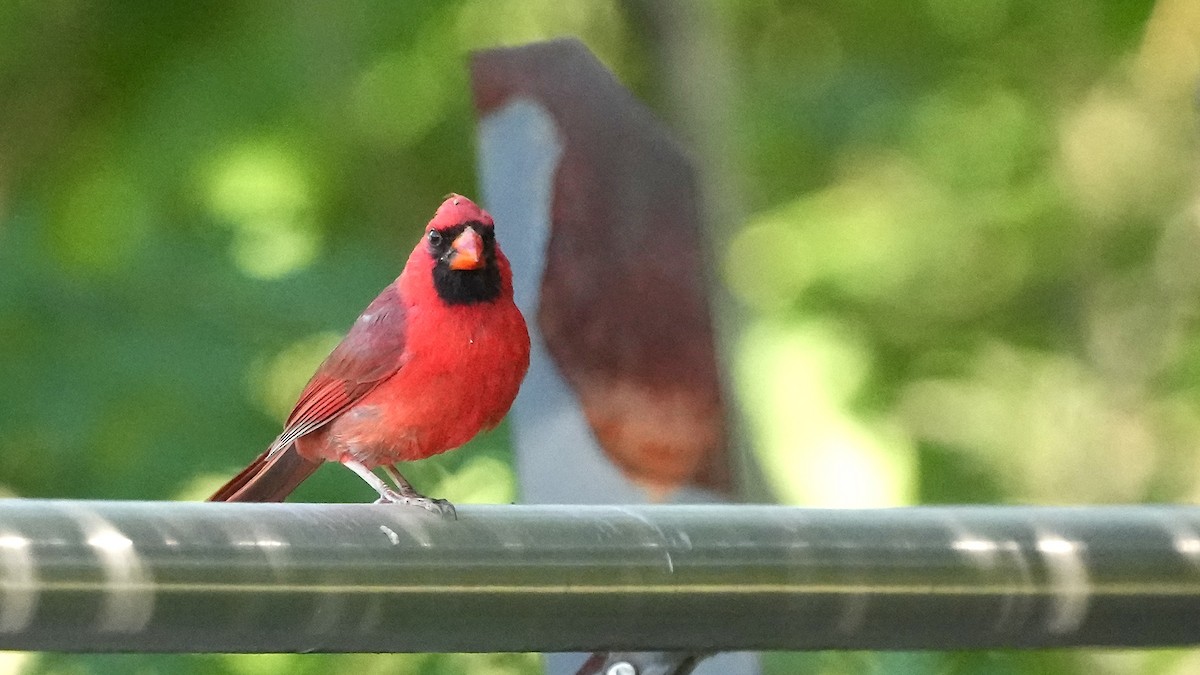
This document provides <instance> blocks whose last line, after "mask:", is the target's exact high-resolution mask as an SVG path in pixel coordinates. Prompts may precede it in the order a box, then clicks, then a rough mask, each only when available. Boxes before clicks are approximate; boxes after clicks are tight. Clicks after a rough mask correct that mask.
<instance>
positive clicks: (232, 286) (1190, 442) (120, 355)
mask: <svg viewBox="0 0 1200 675" xmlns="http://www.w3.org/2000/svg"><path fill="white" fill-rule="evenodd" d="M561 35H574V36H578V37H579V38H581V39H582V40H583V41H585V42H586V43H587V44H588V46H589V47H590V48H591V49H592V50H593V51H594V52H596V54H597V55H598V56H599V57H600V58H601V59H602V60H603V61H604V62H605V63H606V64H607V65H608V66H609V67H610V68H612V69H613V70H614V71H615V72H616V73H617V75H618V76H619V77H620V78H621V80H622V81H623V82H624V83H625V84H626V85H627V86H629V87H630V88H631V89H632V90H633V91H634V92H635V93H636V94H637V95H638V96H639V97H640V98H641V99H642V100H644V101H645V102H646V103H647V104H648V105H650V106H651V107H652V108H653V109H654V110H655V111H656V112H657V113H658V114H659V115H660V116H661V117H662V118H663V119H664V120H666V121H667V122H668V124H669V125H670V126H672V128H674V129H675V130H676V132H677V135H678V137H679V139H680V140H681V141H682V143H683V144H684V145H685V146H686V147H687V148H688V149H689V151H690V152H691V154H692V155H693V156H694V157H695V158H696V161H697V163H698V166H699V168H700V170H701V172H702V175H703V176H704V183H705V184H706V186H707V188H708V195H709V200H710V203H709V213H710V214H711V216H712V217H711V222H710V223H709V225H710V226H711V236H710V240H711V242H712V260H713V264H714V270H713V275H714V278H715V279H716V280H718V282H719V283H720V284H721V285H722V288H723V289H725V291H726V293H725V297H723V298H722V299H721V302H720V303H719V305H718V306H719V307H720V308H721V319H720V323H721V324H722V325H723V326H737V327H738V328H737V330H736V331H734V330H728V331H726V333H725V335H726V339H725V345H726V359H727V360H726V364H725V365H726V367H727V370H728V373H729V375H730V381H731V387H732V389H733V391H734V392H735V393H736V396H737V402H738V404H739V405H740V407H741V408H742V409H743V411H744V414H745V420H744V421H745V425H744V429H745V433H746V436H747V437H748V439H749V441H750V443H749V445H751V446H752V447H753V451H754V453H755V460H756V461H757V462H758V463H759V464H760V465H761V466H762V467H763V474H764V476H765V477H766V478H765V480H766V485H765V489H766V490H767V491H768V492H769V494H770V495H771V498H772V499H774V500H776V501H779V502H782V503H788V504H806V505H823V506H879V505H902V504H917V503H947V502H950V503H970V502H987V503H1088V504H1095V503H1109V502H1143V501H1194V500H1196V499H1197V498H1198V497H1200V201H1198V200H1200V182H1197V171H1196V168H1197V167H1196V158H1197V147H1196V119H1197V106H1196V102H1197V96H1196V92H1197V87H1198V85H1200V3H1196V2H1195V1H1194V0H1159V1H1158V2H1153V1H1150V0H1124V1H1120V2H1116V1H1111V2H1101V1H1099V0H1077V1H1075V2H1069V3H1067V2H1057V3H1056V2H1050V3H1047V2H1041V1H1040V0H975V1H973V2H962V1H960V0H919V1H918V2H896V1H893V0H886V1H882V2H881V1H879V0H871V1H869V2H868V1H866V0H850V1H847V0H809V1H807V2H787V1H784V0H744V1H741V2H734V1H732V0H731V1H728V2H708V3H690V2H685V1H683V0H679V1H678V2H663V3H658V2H649V1H638V0H624V1H619V0H534V1H529V0H499V1H495V0H493V1H485V0H444V1H438V2H422V3H392V2H373V3H372V2H353V3H333V2H314V3H291V2H278V1H277V2H269V1H267V2H256V3H241V2H232V1H222V0H204V1H200V2H192V3H183V4H179V5H178V6H172V4H171V3H160V2H149V1H147V0H131V1H128V2H122V3H103V2H95V1H89V0H53V1H49V2H28V1H24V0H0V491H2V492H3V493H4V494H6V495H12V496H22V497H72V498H105V499H199V498H203V497H204V496H206V495H207V494H208V493H209V492H211V491H212V490H213V489H214V488H215V487H216V486H217V485H219V484H220V483H221V482H222V481H223V480H225V479H226V478H228V477H229V476H230V475H232V474H233V473H234V472H235V471H236V470H238V469H240V468H241V467H242V466H243V465H245V464H246V463H247V462H248V461H249V460H250V459H251V458H252V457H253V456H254V455H255V454H257V453H258V452H260V451H261V450H262V449H263V448H264V447H265V446H266V445H267V444H268V443H269V442H270V441H271V439H272V438H273V437H274V436H275V434H276V433H277V432H278V430H279V426H280V423H281V420H282V418H283V417H284V416H285V415H286V413H287V411H288V409H289V408H290V405H291V404H292V402H293V401H294V400H295V397H296V395H297V393H298V392H299V390H300V388H301V387H302V386H303V384H304V382H305V381H306V380H307V378H308V376H309V375H310V374H311V372H312V370H313V368H314V367H315V366H316V364H317V363H318V362H319V361H320V360H321V359H322V358H323V357H324V355H325V354H326V353H327V352H328V350H329V349H330V348H331V347H332V345H333V344H335V343H336V341H337V340H338V338H339V337H340V335H341V333H342V332H343V331H344V330H345V329H346V327H347V326H348V325H349V324H350V322H351V321H352V320H353V319H354V317H355V316H356V315H357V314H358V312H359V311H360V310H361V308H362V307H364V306H365V305H366V303H367V302H368V301H369V300H370V299H371V298H373V297H374V296H375V294H376V293H377V292H378V290H379V289H380V288H382V287H383V286H385V285H386V284H387V283H389V282H390V280H391V279H392V278H393V277H394V276H395V275H396V274H397V273H398V272H399V270H400V268H401V265H402V262H403V260H404V257H405V256H406V255H407V252H408V251H409V250H410V249H411V247H412V245H413V242H414V241H415V239H416V237H417V236H418V233H419V230H420V228H421V227H422V226H423V225H424V223H425V222H426V221H427V219H428V218H429V216H430V215H431V214H432V212H433V210H434V208H436V206H437V204H438V203H439V201H440V198H441V197H442V196H443V195H445V194H446V193H447V192H450V191H459V192H463V193H464V194H468V195H475V194H477V190H476V184H475V177H474V169H473V166H474V161H475V140H474V113H473V109H472V105H471V100H470V93H469V88H468V81H467V71H466V55H467V54H468V52H469V51H470V50H472V49H477V48H482V47H489V46H496V45H504V44H519V43H523V42H527V41H531V40H538V39H545V38H549V37H553V36H561ZM500 236H501V240H503V236H504V235H503V231H501V234H500ZM510 467H511V457H510V454H509V449H508V445H507V435H506V432H505V429H504V428H503V427H502V428H501V429H499V430H497V431H495V432H493V433H491V434H488V435H485V436H483V437H481V438H478V439H476V441H474V442H473V443H472V448H471V449H470V450H468V451H467V452H458V453H449V454H447V455H443V456H441V457H438V458H435V459H432V460H428V461H426V462H422V463H419V464H417V465H415V466H413V467H411V468H410V469H409V470H408V471H406V473H409V477H410V478H411V479H412V480H413V482H414V483H416V484H417V485H418V486H421V488H422V489H423V490H424V491H426V492H428V493H432V494H435V495H438V496H442V497H447V498H449V499H451V500H452V501H457V502H505V501H510V500H512V499H516V498H517V495H516V486H515V479H514V478H513V473H512V470H511V468H510ZM410 472H411V473H410ZM370 497H371V495H369V494H367V489H366V488H365V487H364V486H363V485H361V483H360V481H358V479H356V478H355V477H353V476H352V475H351V474H350V472H347V471H339V470H334V469H326V470H322V471H320V472H318V474H317V475H316V476H315V477H314V478H313V479H312V480H311V481H309V482H307V483H305V484H304V485H303V486H302V487H301V488H300V490H298V494H297V495H296V497H295V498H296V499H298V500H301V501H354V500H363V501H367V500H369V499H370ZM538 662H539V661H538V657H537V656H535V655H511V654H510V655H344V656H329V655H264V656H251V655H201V656H142V655H109V656H64V655H50V654H14V653H8V654H0V673H106V672H113V673H116V672H120V673H160V672H163V673H166V672H170V673H189V672H194V673H231V674H245V675H268V674H271V673H284V672H286V673H325V672H337V671H342V670H347V669H350V668H354V669H356V671H357V672H360V673H362V674H363V675H367V674H369V673H419V674H423V675H425V674H447V675H449V674H463V675H491V674H496V675H508V674H512V675H519V674H526V673H529V674H532V673H534V672H537V668H538ZM765 665H766V668H767V669H768V671H769V672H772V673H793V672H804V673H828V674H837V673H847V674H849V673H938V674H949V673H989V674H1006V673H1035V672H1036V673H1068V674H1070V673H1081V674H1082V673H1112V674H1124V673H1130V674H1133V673H1137V674H1142V673H1147V674H1148V673H1155V674H1158V673H1162V674H1176V673H1178V674H1181V675H1182V674H1183V673H1192V672H1200V651H1190V650H1179V651H1162V650H1160V651H1154V652H1129V651H1120V652H1118V651H1097V650H1081V651H1070V652H1060V651H1054V652H975V653H932V652H930V653H903V654H894V653H893V654H880V653H819V654H806V655H791V654H773V655H768V656H767V657H766V659H765Z"/></svg>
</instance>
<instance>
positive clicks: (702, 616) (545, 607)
mask: <svg viewBox="0 0 1200 675" xmlns="http://www.w3.org/2000/svg"><path fill="white" fill-rule="evenodd" d="M458 513H459V519H458V520H457V521H454V520H443V519H440V518H437V517H435V516H433V515H431V514H429V513H426V512H424V511H421V510H419V509H415V508H406V507H396V506H390V505H379V506H375V505H333V504H283V505H280V504H201V503H159V502H85V501H41V500H4V501H0V648H2V649H22V650H63V651H112V650H123V651H160V652H174V651H188V652H192V651H236V652H291V651H567V650H573V651H594V650H681V651H696V652H712V651H725V650H752V649H753V650H760V649H814V648H853V649H899V648H903V649H911V648H927V649H949V648H970V647H1046V646H1061V645H1125V646H1152V645H1184V644H1197V643H1200V621H1197V617H1200V508H1196V507H1153V506H1131V507H1090V508H1034V507H952V508H951V507H947V508H932V507H922V508H904V509H882V510H862V511H833V510H814V509H799V508H786V507H769V506H638V507H618V506H557V507H552V506H544V507H542V506H470V505H463V506H460V507H459V510H458Z"/></svg>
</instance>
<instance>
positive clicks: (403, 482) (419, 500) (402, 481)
mask: <svg viewBox="0 0 1200 675" xmlns="http://www.w3.org/2000/svg"><path fill="white" fill-rule="evenodd" d="M383 471H384V473H386V474H387V475H388V476H391V478H392V482H393V483H395V484H396V490H397V491H398V492H399V494H400V497H401V498H402V499H404V500H406V501H405V503H406V504H418V505H420V506H423V507H424V508H427V509H429V510H430V511H437V512H438V513H441V514H442V515H449V516H451V517H453V518H454V519H455V520H458V514H457V513H456V512H455V510H454V505H453V504H451V503H450V502H448V501H446V500H445V499H430V498H429V497H426V496H425V495H423V494H421V493H420V492H417V489H416V488H414V487H413V486H412V483H410V482H408V479H407V478H405V477H404V476H403V475H402V474H401V473H400V469H397V468H396V465H395V464H384V465H383Z"/></svg>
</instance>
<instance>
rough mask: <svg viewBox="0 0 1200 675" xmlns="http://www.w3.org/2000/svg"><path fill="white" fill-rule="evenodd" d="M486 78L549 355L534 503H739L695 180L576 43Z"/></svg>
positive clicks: (528, 285) (490, 129)
mask: <svg viewBox="0 0 1200 675" xmlns="http://www.w3.org/2000/svg"><path fill="white" fill-rule="evenodd" d="M471 65H472V67H471V74H472V86H473V88H474V93H475V103H476V107H477V108H478V110H479V116H480V132H479V137H480V178H481V181H482V188H483V193H484V197H485V199H486V203H487V205H488V208H489V209H490V210H491V211H492V213H493V214H494V216H495V217H496V220H497V222H498V223H502V224H503V227H504V228H505V231H506V232H512V233H513V234H512V235H510V236H509V237H508V238H506V239H505V240H504V246H505V249H506V250H507V251H509V257H510V259H511V260H512V263H513V270H514V284H515V290H516V293H515V295H516V300H517V304H518V305H519V306H520V307H521V309H522V311H523V312H525V315H526V318H527V319H530V324H531V325H530V332H531V335H532V340H533V355H532V359H531V365H530V371H529V376H528V377H527V379H526V382H525V384H524V386H523V387H522V390H521V394H520V396H518V398H517V402H516V404H515V405H514V407H513V429H514V433H515V437H516V449H517V461H518V469H519V472H520V474H521V483H522V489H523V493H524V494H523V496H524V499H525V500H526V501H531V502H535V503H537V502H543V503H544V502H550V503H554V502H566V503H587V502H599V503H638V502H645V501H648V500H649V501H659V500H666V499H670V500H672V501H722V500H726V499H728V498H729V496H730V493H731V477H732V471H731V466H730V461H731V460H730V456H729V453H728V443H727V429H726V410H725V406H724V404H723V401H722V396H721V383H720V379H719V377H718V372H717V353H716V347H715V339H714V334H713V324H712V317H711V315H710V311H709V299H708V290H707V285H706V282H705V269H704V265H705V257H704V255H703V248H702V236H701V231H702V220H701V216H700V212H699V203H700V198H699V194H698V190H697V188H696V179H695V175H694V172H693V170H692V167H691V166H690V165H689V163H688V161H687V160H686V159H685V157H684V156H683V154H682V152H681V151H680V150H679V148H678V147H677V146H676V144H675V143H674V142H673V141H672V140H671V139H670V136H669V133H668V130H667V129H666V128H665V127H664V126H663V125H662V124H661V123H660V122H658V121H657V120H656V119H655V118H654V117H653V115H652V114H651V113H650V112H649V111H648V110H647V109H646V108H645V107H644V106H643V105H642V104H641V103H639V102H638V101H637V100H636V99H635V98H634V97H633V96H632V95H631V94H630V93H629V92H628V91H627V90H626V89H625V88H624V87H622V86H621V84H620V83H619V82H617V80H616V78H614V77H613V75H612V73H610V72H609V71H608V70H607V69H606V68H605V67H604V66H603V65H602V64H601V63H600V62H599V61H597V60H596V58H595V57H594V56H592V54H591V52H590V51H588V49H587V48H586V47H585V46H584V45H583V44H582V43H580V42H578V41H576V40H557V41H553V42H547V43H540V44H532V45H528V46H524V47H518V48H511V49H497V50H490V51H485V52H480V53H477V54H475V55H474V57H473V59H472V62H471ZM534 317H536V320H532V319H534ZM614 467H615V468H616V469H619V471H616V470H614ZM637 656H638V658H639V659H641V660H643V661H646V660H647V659H649V661H646V663H649V662H654V663H659V662H661V663H663V664H665V663H676V664H681V663H683V661H680V660H679V659H680V658H685V659H686V660H687V661H688V662H689V664H690V665H689V666H688V667H687V670H685V671H677V670H661V669H660V670H655V671H650V672H660V671H661V672H664V673H674V672H691V670H692V668H693V666H694V664H695V662H696V658H698V657H690V656H687V655H679V654H666V653H663V654H657V653H644V654H639V655H637ZM617 658H618V657H616V656H614V655H605V654H595V655H593V656H592V657H591V660H589V661H588V663H590V664H592V665H593V666H594V667H597V668H599V667H608V666H616V665H617V661H614V659H617ZM578 659H579V655H569V654H554V655H548V656H547V659H546V667H547V671H548V672H552V673H568V672H576V669H577V667H578V665H577V664H578V663H579V660H578ZM606 664H607V665H606ZM625 665H626V666H629V667H630V668H633V667H634V664H632V663H630V662H625ZM587 667H588V666H585V670H584V671H582V672H588V671H587V670H586V669H587ZM702 671H703V672H705V673H710V674H713V675H715V674H716V673H722V674H733V673H738V674H749V673H754V672H757V671H758V664H757V660H756V658H755V657H754V656H753V655H750V654H745V653H739V654H724V655H719V656H718V657H717V658H716V659H714V661H713V662H711V663H710V664H707V665H706V667H705V668H703V669H702ZM596 672H599V671H596ZM634 672H640V671H639V670H637V669H636V668H635V669H634Z"/></svg>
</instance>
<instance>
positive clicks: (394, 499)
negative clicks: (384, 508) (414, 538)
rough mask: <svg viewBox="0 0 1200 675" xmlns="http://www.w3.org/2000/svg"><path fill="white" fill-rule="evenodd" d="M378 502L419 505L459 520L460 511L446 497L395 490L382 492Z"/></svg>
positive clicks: (432, 511) (431, 511) (445, 516)
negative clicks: (431, 497)
mask: <svg viewBox="0 0 1200 675" xmlns="http://www.w3.org/2000/svg"><path fill="white" fill-rule="evenodd" d="M375 503H376V504H404V505H406V506H417V507H420V508H422V509H425V510H426V511H429V512H430V513H435V514H437V515H439V516H442V517H443V518H452V519H454V520H458V513H457V512H456V511H455V510H454V505H453V504H451V503H450V502H448V501H446V500H445V499H430V498H429V497H425V496H423V495H419V494H416V493H413V494H411V495H406V494H402V493H400V492H396V491H395V490H388V491H387V492H380V493H379V499H376V500H375Z"/></svg>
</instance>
